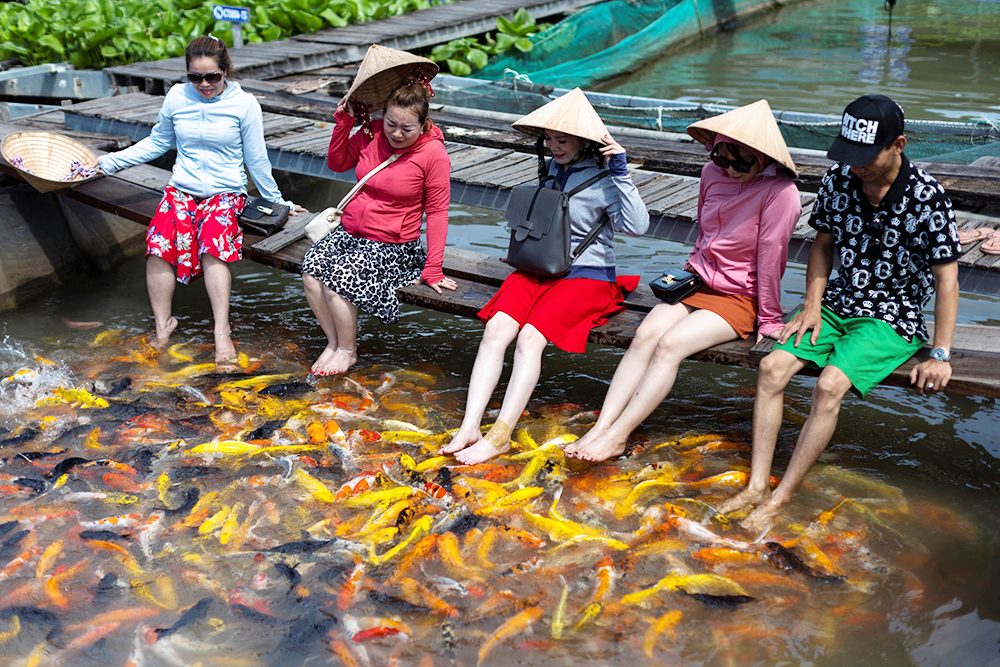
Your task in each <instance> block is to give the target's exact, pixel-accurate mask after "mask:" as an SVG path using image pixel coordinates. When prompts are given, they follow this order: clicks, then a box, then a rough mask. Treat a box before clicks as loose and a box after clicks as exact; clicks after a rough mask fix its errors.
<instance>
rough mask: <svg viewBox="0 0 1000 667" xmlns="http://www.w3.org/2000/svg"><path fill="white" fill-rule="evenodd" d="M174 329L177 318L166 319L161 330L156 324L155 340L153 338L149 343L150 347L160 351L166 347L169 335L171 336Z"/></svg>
mask: <svg viewBox="0 0 1000 667" xmlns="http://www.w3.org/2000/svg"><path fill="white" fill-rule="evenodd" d="M176 328H177V318H175V317H170V318H167V322H166V324H164V325H163V328H162V329H161V328H160V325H159V324H157V325H156V338H154V339H153V340H152V342H150V345H152V346H153V347H154V348H156V349H157V350H162V349H163V348H165V347H166V346H167V343H168V342H169V341H170V334H172V333H173V332H174V329H176Z"/></svg>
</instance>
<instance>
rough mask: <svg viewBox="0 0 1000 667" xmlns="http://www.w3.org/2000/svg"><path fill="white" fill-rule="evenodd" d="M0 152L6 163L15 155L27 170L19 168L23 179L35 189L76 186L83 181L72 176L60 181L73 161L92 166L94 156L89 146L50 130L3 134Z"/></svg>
mask: <svg viewBox="0 0 1000 667" xmlns="http://www.w3.org/2000/svg"><path fill="white" fill-rule="evenodd" d="M0 153H3V159H4V160H6V161H7V162H10V161H11V158H15V157H19V158H21V160H22V161H23V164H24V167H25V168H26V169H30V170H31V173H30V174H29V173H28V172H26V171H24V170H23V169H19V170H18V171H19V172H20V174H21V176H22V177H23V178H24V180H26V181H28V183H30V184H31V185H32V187H34V188H35V189H36V190H38V191H39V192H52V191H53V190H61V189H62V188H65V187H69V186H70V185H76V184H77V183H80V182H82V181H85V180H90V179H88V178H84V177H82V176H79V175H78V176H76V177H75V178H73V179H71V180H66V181H63V180H60V179H62V178H65V177H66V176H68V175H69V174H70V172H71V171H72V166H71V165H72V163H73V161H74V160H76V161H77V162H79V163H80V164H82V165H83V166H85V167H96V166H97V158H96V157H94V154H93V153H92V152H91V150H90V149H89V148H87V147H86V146H84V145H83V144H81V143H80V142H78V141H74V140H72V139H70V138H69V137H64V136H63V135H61V134H55V133H53V132H14V133H13V134H8V135H7V136H6V137H4V140H3V142H2V143H0Z"/></svg>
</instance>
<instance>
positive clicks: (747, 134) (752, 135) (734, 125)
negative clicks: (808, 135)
mask: <svg viewBox="0 0 1000 667" xmlns="http://www.w3.org/2000/svg"><path fill="white" fill-rule="evenodd" d="M687 132H688V134H690V135H691V136H692V137H694V138H695V140H696V141H699V142H701V143H702V144H707V143H708V142H709V141H712V140H713V139H715V135H716V134H724V135H726V136H727V137H731V138H732V139H735V140H736V141H739V142H740V143H743V144H746V145H747V146H749V147H750V148H756V149H757V150H759V151H760V152H761V153H763V154H764V155H767V156H769V157H772V158H774V159H775V160H776V161H777V162H779V163H781V164H782V165H783V166H784V167H785V168H787V169H788V170H789V171H791V172H792V174H793V175H794V176H796V177H797V176H798V175H799V172H798V169H796V168H795V162H793V161H792V156H791V155H790V154H789V153H788V146H787V145H786V144H785V140H784V138H782V136H781V130H780V129H778V122H777V121H776V120H774V114H773V113H772V112H771V105H770V104H768V103H767V100H757V101H756V102H754V103H753V104H748V105H746V106H743V107H740V108H738V109H733V110H732V111H727V112H726V113H724V114H721V115H719V116H713V117H712V118H706V119H705V120H699V121H698V122H697V123H692V124H690V125H688V127H687Z"/></svg>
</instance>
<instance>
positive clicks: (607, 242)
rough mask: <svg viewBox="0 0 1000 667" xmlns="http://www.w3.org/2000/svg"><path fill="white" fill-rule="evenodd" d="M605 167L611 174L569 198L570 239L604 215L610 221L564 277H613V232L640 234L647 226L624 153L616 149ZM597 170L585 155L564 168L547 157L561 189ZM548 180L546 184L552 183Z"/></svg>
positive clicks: (583, 233) (566, 189)
mask: <svg viewBox="0 0 1000 667" xmlns="http://www.w3.org/2000/svg"><path fill="white" fill-rule="evenodd" d="M607 162H608V166H607V168H608V169H609V170H610V171H611V176H610V177H609V178H605V179H604V180H602V181H598V182H597V183H595V184H594V185H592V186H590V187H589V188H587V189H586V190H584V191H583V192H580V193H577V194H575V195H573V196H572V197H571V198H570V200H569V219H570V234H571V238H572V240H571V243H572V246H573V247H576V244H578V243H579V242H580V241H582V240H583V237H585V236H586V235H587V234H588V233H589V232H590V228H591V227H593V226H594V225H596V224H597V223H599V222H600V221H601V220H603V219H605V218H607V219H609V220H610V223H611V224H607V225H605V226H604V229H602V230H601V233H600V234H598V235H597V238H596V239H595V241H594V242H593V243H591V244H590V245H589V246H588V247H587V249H586V250H584V251H583V254H581V255H580V256H579V257H578V258H577V260H576V261H575V262H574V263H573V268H572V269H570V272H569V273H568V274H566V275H565V276H563V277H564V278H591V279H594V280H606V281H609V282H614V280H615V251H614V247H613V244H612V242H613V239H614V234H615V232H624V233H626V234H628V235H629V236H642V235H643V234H645V233H646V230H647V229H649V211H647V210H646V204H645V203H643V201H642V197H640V196H639V189H638V188H637V187H636V186H635V183H633V182H632V177H631V176H629V173H628V169H627V167H626V160H625V154H624V153H617V154H615V155H612V156H611V158H610V159H608V161H607ZM599 173H601V170H600V169H598V168H597V162H596V160H594V158H592V157H589V158H586V159H585V160H582V161H581V162H579V163H577V164H575V165H573V166H572V167H569V168H568V169H566V170H565V171H564V170H563V169H562V167H561V166H560V165H558V164H556V161H555V160H549V175H550V176H552V177H553V178H554V179H555V181H557V182H558V185H559V186H560V187H559V189H561V190H562V191H563V192H569V191H570V190H572V189H573V188H575V187H576V186H578V185H582V184H583V183H584V182H586V180H587V179H589V178H592V177H593V176H596V175H597V174H599ZM555 185H556V183H555V182H553V181H548V182H547V184H546V187H555Z"/></svg>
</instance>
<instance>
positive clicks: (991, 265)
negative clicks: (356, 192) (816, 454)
mask: <svg viewBox="0 0 1000 667" xmlns="http://www.w3.org/2000/svg"><path fill="white" fill-rule="evenodd" d="M161 103H162V98H161V97H157V96H152V95H147V94H145V93H131V94H128V95H121V96H116V97H111V98H101V99H97V100H91V101H89V102H82V103H79V104H74V105H72V106H68V107H64V108H63V110H62V112H63V113H64V114H65V120H66V127H67V128H69V129H72V130H87V131H95V132H106V133H109V134H116V135H127V136H130V137H132V138H133V139H140V138H142V137H144V136H146V135H147V134H148V133H149V129H150V128H151V127H152V125H153V124H154V123H155V121H156V114H157V112H158V110H159V108H160V104H161ZM331 128H332V125H331V124H330V123H328V122H325V121H315V120H309V119H305V118H298V117H295V116H288V115H282V114H274V113H269V112H265V113H264V135H265V141H266V142H267V146H268V151H269V155H270V157H271V164H272V165H273V166H274V168H275V169H281V170H284V171H290V172H293V173H298V174H305V175H309V176H317V177H322V178H331V179H337V180H341V181H345V182H353V181H354V176H353V173H352V172H348V173H345V174H334V173H333V172H331V171H330V170H329V169H328V168H327V167H326V153H327V147H328V145H329V140H330V132H331ZM445 145H446V147H447V150H448V153H449V156H450V157H451V160H452V173H451V178H452V201H455V202H458V203H462V204H468V205H472V206H480V207H483V208H490V209H495V210H500V209H503V208H505V206H506V204H507V197H508V195H509V192H510V189H511V188H512V187H514V186H516V185H520V184H522V183H528V182H531V181H533V180H534V179H535V177H536V173H537V172H536V162H535V158H534V157H533V156H532V155H530V154H526V153H523V152H519V151H518V150H516V149H515V147H510V148H493V147H487V146H473V145H469V144H464V143H458V142H452V141H448V142H445ZM662 146H663V149H664V150H668V149H669V147H670V146H669V144H668V142H662ZM702 160H704V155H702ZM630 171H631V173H632V177H633V179H634V180H635V182H636V184H637V185H638V187H639V192H640V194H641V195H642V198H643V201H644V202H645V203H646V206H647V208H648V209H649V213H650V218H651V225H650V229H649V231H648V232H647V236H652V237H654V238H659V239H667V240H671V241H678V242H681V243H687V244H693V243H694V241H695V239H696V238H697V236H698V228H697V220H696V218H697V203H698V179H697V178H695V177H693V176H684V175H677V174H664V173H660V172H656V171H651V170H649V169H644V168H637V167H634V166H632V167H630ZM814 200H815V195H813V194H812V193H808V192H803V193H802V207H803V213H802V216H801V217H800V219H799V222H798V224H797V225H796V227H795V231H794V233H793V235H792V242H791V244H790V247H789V261H792V262H797V263H802V264H804V263H805V262H806V260H807V259H808V256H809V250H810V248H811V243H812V238H813V236H814V232H813V230H812V228H811V227H809V225H808V219H809V214H810V213H811V211H812V203H813V201H814ZM956 215H957V217H958V219H959V226H960V227H961V228H963V229H964V228H975V227H993V228H995V229H996V228H1000V218H996V217H991V216H983V215H977V214H972V213H968V212H965V211H957V212H956ZM978 248H979V244H975V245H970V246H965V252H964V254H963V255H962V257H961V259H960V260H959V267H960V276H959V278H960V285H961V288H962V289H963V290H964V291H966V292H973V293H978V294H986V295H991V296H995V295H1000V256H996V255H986V254H984V253H982V252H981V251H979V249H978Z"/></svg>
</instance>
